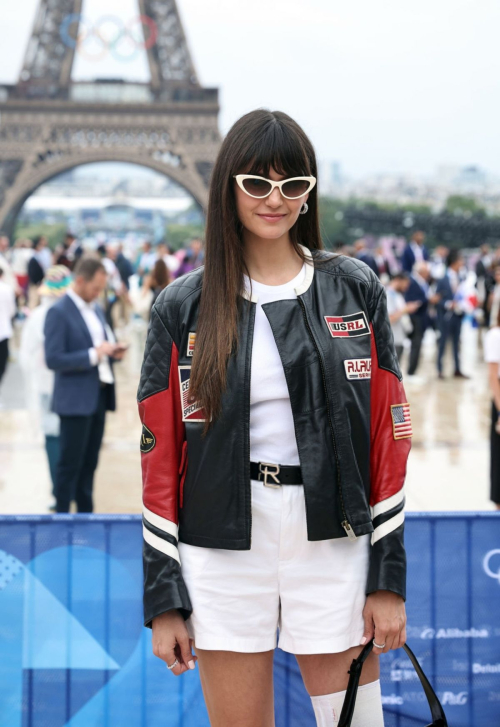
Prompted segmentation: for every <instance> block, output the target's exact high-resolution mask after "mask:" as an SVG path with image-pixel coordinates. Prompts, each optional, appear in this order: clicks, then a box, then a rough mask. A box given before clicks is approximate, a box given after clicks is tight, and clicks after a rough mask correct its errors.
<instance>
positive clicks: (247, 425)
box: [138, 110, 411, 727]
mask: <svg viewBox="0 0 500 727" xmlns="http://www.w3.org/2000/svg"><path fill="white" fill-rule="evenodd" d="M297 178H298V179H297ZM315 181H316V160H315V155H314V150H313V148H312V146H311V143H310V141H309V139H308V138H307V136H306V135H305V134H304V132H303V131H302V129H301V128H300V127H299V126H298V125H297V124H296V123H295V122H294V121H293V120H292V119H291V118H290V117H289V116H287V115H286V114H284V113H281V112H273V113H271V112H268V111H265V110H258V111H254V112H252V113H250V114H247V115H246V116H244V117H242V118H241V119H240V120H239V121H237V122H236V124H235V125H234V126H233V127H232V129H231V130H230V132H229V133H228V135H227V137H226V138H225V140H224V142H223V144H222V147H221V149H220V152H219V155H218V158H217V161H216V163H215V166H214V169H213V174H212V180H211V187H210V198H209V205H208V214H207V230H206V253H205V265H204V267H202V268H199V269H197V270H194V271H193V272H191V273H189V274H188V275H186V276H184V277H183V278H181V279H178V280H175V281H174V282H173V283H171V284H170V285H169V286H168V287H167V288H166V290H165V291H163V293H162V294H161V295H160V296H159V298H158V300H157V301H156V304H155V305H154V306H153V311H152V322H151V329H150V332H149V336H148V342H147V344H146V351H145V358H144V364H143V369H142V374H141V383H140V386H139V392H138V399H139V411H140V415H141V420H142V422H143V430H142V439H141V452H142V469H143V500H144V520H143V523H144V531H143V532H144V551H143V552H144V569H145V570H144V572H145V590H144V606H145V623H146V625H148V626H152V628H153V650H154V653H155V654H156V655H157V656H159V657H160V658H162V659H163V660H164V661H165V662H166V665H167V667H168V668H169V669H170V670H171V671H172V672H173V673H174V674H176V675H179V674H182V673H183V672H185V671H187V670H188V669H194V668H195V661H196V660H198V664H199V667H200V672H201V681H202V686H203V691H204V696H205V701H206V704H207V708H208V712H209V715H210V720H211V724H212V725H214V726H215V727H226V726H228V725H231V726H233V725H238V726H239V727H246V726H248V727H250V726H251V727H271V725H273V724H274V713H273V687H272V662H273V650H274V647H275V645H276V633H277V628H278V625H279V645H280V647H281V648H282V649H284V650H286V651H289V652H292V653H294V654H296V656H297V661H298V663H299V666H300V669H301V672H302V675H303V679H304V683H305V685H306V688H307V689H308V691H309V694H310V695H311V697H312V702H313V707H314V711H315V714H316V719H317V722H318V724H320V725H330V724H331V725H333V724H334V721H333V720H334V716H333V715H334V714H335V715H337V716H338V714H339V713H340V710H341V707H342V703H343V699H344V690H345V689H346V685H347V670H348V668H349V666H350V663H351V660H352V658H353V657H354V656H356V655H357V654H358V653H359V652H360V644H364V643H366V642H367V640H369V639H372V638H373V637H375V642H376V644H377V646H376V648H375V649H374V652H373V654H372V655H371V656H370V658H369V659H368V660H367V663H366V664H365V668H364V670H363V674H362V677H361V684H362V687H361V689H360V691H359V694H358V699H357V702H356V716H355V718H354V722H353V725H355V726H356V727H368V726H369V727H380V725H382V724H383V717H382V707H381V698H380V684H379V681H378V677H379V665H378V654H380V653H381V652H382V651H384V652H387V651H389V650H390V649H392V648H397V647H399V646H400V645H401V644H402V643H404V641H405V607H404V598H405V553H404V546H403V512H402V510H403V504H404V498H403V490H402V488H403V481H404V476H405V470H406V459H407V455H408V451H409V448H410V439H409V437H410V436H411V424H410V421H409V412H408V405H407V404H406V399H405V395H404V391H403V387H402V385H401V374H400V370H399V367H398V363H397V358H396V355H395V351H394V345H393V341H392V335H391V332H390V324H389V320H388V316H387V309H386V304H385V292H384V289H383V287H382V285H381V284H380V282H379V280H378V279H377V278H376V276H375V275H374V274H373V273H372V271H371V270H369V269H368V268H367V266H366V265H364V264H363V263H361V262H360V261H358V260H352V259H350V258H346V257H344V256H342V255H333V254H328V253H325V252H324V251H323V245H322V242H321V237H320V233H319V226H318V211H317V210H318V204H317V202H318V200H317V190H316V186H315ZM370 377H371V379H374V381H373V382H372V383H373V386H372V387H370V383H371V382H370ZM370 505H371V508H370ZM180 563H182V568H181V566H180ZM367 594H368V595H367ZM184 619H187V621H185V620H184ZM190 639H191V641H190ZM191 643H194V647H195V650H196V656H193V655H192V652H191Z"/></svg>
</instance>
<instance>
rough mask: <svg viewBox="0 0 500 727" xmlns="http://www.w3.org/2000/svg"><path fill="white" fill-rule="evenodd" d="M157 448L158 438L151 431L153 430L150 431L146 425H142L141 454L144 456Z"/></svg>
mask: <svg viewBox="0 0 500 727" xmlns="http://www.w3.org/2000/svg"><path fill="white" fill-rule="evenodd" d="M155 446H156V437H155V435H154V434H153V432H152V431H151V429H148V428H147V426H146V425H145V424H143V425H142V434H141V452H142V453H143V454H147V453H148V452H151V450H152V449H154V448H155Z"/></svg>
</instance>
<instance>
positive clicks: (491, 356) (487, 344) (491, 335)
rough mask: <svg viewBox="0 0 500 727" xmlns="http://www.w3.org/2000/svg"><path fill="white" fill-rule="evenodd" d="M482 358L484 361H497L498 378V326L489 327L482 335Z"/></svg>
mask: <svg viewBox="0 0 500 727" xmlns="http://www.w3.org/2000/svg"><path fill="white" fill-rule="evenodd" d="M484 360H485V361H486V363H497V364H499V367H498V376H499V378H500V327H499V326H495V327H494V328H490V330H489V331H488V333H487V334H486V335H485V337H484Z"/></svg>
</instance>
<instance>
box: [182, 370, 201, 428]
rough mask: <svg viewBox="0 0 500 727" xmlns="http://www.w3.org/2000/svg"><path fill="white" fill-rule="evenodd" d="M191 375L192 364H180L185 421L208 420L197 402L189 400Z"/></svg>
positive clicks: (183, 416)
mask: <svg viewBox="0 0 500 727" xmlns="http://www.w3.org/2000/svg"><path fill="white" fill-rule="evenodd" d="M190 376H191V366H179V381H180V394H181V407H182V421H183V422H204V421H206V416H205V412H204V410H203V409H202V407H201V406H200V405H199V404H198V403H197V402H196V401H194V402H190V401H189V379H190Z"/></svg>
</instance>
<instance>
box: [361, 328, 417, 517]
mask: <svg viewBox="0 0 500 727" xmlns="http://www.w3.org/2000/svg"><path fill="white" fill-rule="evenodd" d="M371 329H372V379H371V412H370V415H371V426H370V428H371V432H370V481H371V489H370V505H371V506H372V507H373V505H375V504H376V503H377V502H381V501H382V500H386V499H387V498H388V497H391V496H392V495H395V494H396V493H397V492H399V490H400V489H401V488H402V487H403V485H404V480H405V475H406V460H407V458H408V454H409V451H410V448H411V439H398V440H396V439H394V433H393V424H392V415H391V405H393V404H404V403H405V402H406V401H407V399H406V394H405V390H404V387H403V384H402V383H401V382H400V381H399V379H398V377H397V376H396V375H395V374H393V373H392V372H390V371H386V370H385V369H381V368H380V367H379V364H378V356H377V347H376V344H375V333H374V331H373V326H371Z"/></svg>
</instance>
